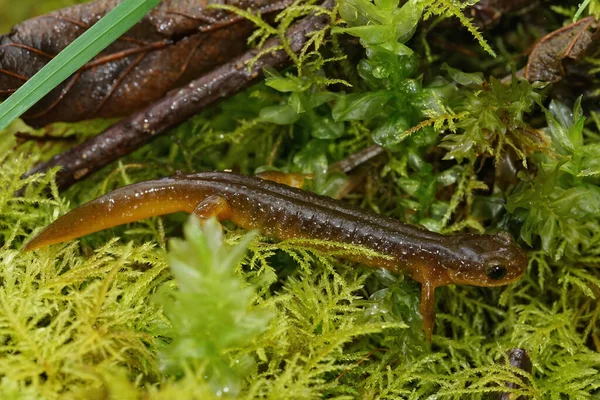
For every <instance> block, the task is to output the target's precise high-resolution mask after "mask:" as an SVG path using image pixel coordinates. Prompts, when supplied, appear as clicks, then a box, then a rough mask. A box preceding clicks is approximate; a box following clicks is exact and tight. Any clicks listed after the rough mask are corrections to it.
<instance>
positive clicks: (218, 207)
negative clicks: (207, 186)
mask: <svg viewBox="0 0 600 400" xmlns="http://www.w3.org/2000/svg"><path fill="white" fill-rule="evenodd" d="M193 214H194V215H196V216H198V217H199V218H202V219H207V218H210V217H217V219H218V220H219V221H223V220H226V219H231V216H232V211H231V206H230V205H229V202H228V201H227V200H226V199H225V198H224V197H222V196H217V195H212V196H208V197H207V198H205V199H204V200H202V201H201V202H200V203H198V205H197V206H196V208H195V209H194V212H193Z"/></svg>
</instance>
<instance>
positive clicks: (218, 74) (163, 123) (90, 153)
mask: <svg viewBox="0 0 600 400" xmlns="http://www.w3.org/2000/svg"><path fill="white" fill-rule="evenodd" d="M333 4H334V1H333V0H326V1H325V2H324V3H323V4H322V7H324V8H327V9H331V8H332V7H333ZM328 20H329V16H328V15H327V14H326V13H322V14H313V15H310V16H308V17H305V18H303V19H301V20H300V21H298V22H297V23H295V24H294V25H293V26H292V27H291V28H290V29H289V30H288V33H287V37H288V40H289V45H290V48H291V49H292V51H294V52H299V51H300V50H301V49H302V48H303V47H304V45H305V44H306V42H307V40H308V38H309V35H310V33H312V32H315V31H318V30H321V29H323V28H324V27H325V26H326V25H327V23H328ZM279 45H280V40H279V39H278V38H272V39H270V40H268V41H267V42H266V43H265V45H264V47H265V48H276V47H277V46H279ZM261 51H262V50H259V49H252V50H249V51H247V52H246V53H244V54H242V55H241V56H239V57H237V58H235V59H234V60H233V61H231V62H229V63H227V64H224V65H222V66H220V67H218V68H216V69H214V70H213V71H212V72H210V73H208V74H206V75H204V76H202V77H201V78H199V79H196V80H194V81H192V82H191V83H189V84H188V85H186V86H184V87H182V88H180V89H178V90H175V91H173V92H170V93H168V94H167V95H166V96H165V97H163V98H162V99H160V100H159V101H157V102H155V103H153V104H151V105H150V106H148V107H146V108H145V109H143V110H141V111H139V112H136V113H135V114H133V115H131V116H130V117H127V118H125V119H124V120H122V121H120V122H118V123H117V124H115V125H113V126H111V127H110V128H108V129H107V130H106V131H104V132H103V133H101V134H99V135H98V136H96V137H94V138H92V139H90V140H88V141H86V142H84V143H82V144H80V145H78V146H76V147H74V148H72V149H70V150H68V151H66V152H64V153H63V154H60V155H58V156H56V157H54V158H52V159H51V160H49V161H48V162H45V163H42V164H40V165H38V166H37V167H35V168H34V169H32V170H31V171H29V172H28V173H27V174H25V176H29V175H31V174H34V173H38V172H44V171H47V170H48V169H50V168H53V167H56V166H59V167H61V169H60V171H59V172H58V174H57V176H56V181H57V182H56V183H57V185H58V187H59V188H60V189H66V188H68V187H69V186H71V185H72V184H74V183H75V182H77V181H78V180H80V179H83V178H85V177H86V176H88V175H90V174H91V173H93V172H95V171H97V170H99V169H100V168H102V167H104V166H105V165H107V164H109V163H111V162H113V161H115V160H117V159H118V158H120V157H123V156H125V155H127V154H129V153H131V152H133V151H134V150H137V149H138V148H140V147H141V146H143V145H144V144H146V143H148V142H149V141H151V140H152V139H154V138H156V137H158V136H160V135H162V134H164V133H166V132H167V131H169V130H170V129H172V128H174V127H176V126H177V125H179V124H181V123H182V122H184V121H186V120H187V119H188V118H190V117H191V116H193V115H194V114H197V113H199V112H200V111H202V110H203V109H204V108H205V107H207V106H209V105H211V104H214V103H215V102H217V101H219V100H221V99H223V98H226V97H229V96H232V95H233V94H235V93H237V92H239V91H241V90H242V89H244V88H246V87H247V86H248V85H250V84H251V83H253V82H255V81H257V80H258V79H259V78H260V77H261V76H262V73H263V68H265V67H272V68H281V67H283V66H285V65H287V64H288V63H289V62H290V57H289V55H288V54H287V53H286V52H285V51H284V50H275V51H272V52H268V53H263V54H262V55H261V57H260V58H258V60H256V61H255V62H254V63H253V64H252V67H251V68H250V69H248V68H247V64H248V62H249V61H251V60H254V59H255V58H256V56H257V55H258V54H259V53H260V52H261Z"/></svg>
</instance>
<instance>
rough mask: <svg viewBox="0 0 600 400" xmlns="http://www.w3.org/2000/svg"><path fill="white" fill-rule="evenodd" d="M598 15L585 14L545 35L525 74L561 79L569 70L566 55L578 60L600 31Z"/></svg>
mask: <svg viewBox="0 0 600 400" xmlns="http://www.w3.org/2000/svg"><path fill="white" fill-rule="evenodd" d="M595 29H597V22H596V20H595V19H594V17H587V18H583V19H581V20H579V21H577V22H575V23H573V24H571V25H567V26H565V27H562V28H560V29H557V30H556V31H554V32H552V33H550V34H548V35H546V36H544V37H543V38H541V39H540V40H539V41H538V42H537V43H536V45H535V46H534V48H533V50H532V51H531V54H530V55H529V60H528V62H527V66H526V67H525V70H524V76H525V78H526V79H527V80H529V81H543V82H557V81H559V80H561V79H562V77H563V76H564V74H565V72H564V69H563V61H564V60H565V59H572V60H578V59H580V58H581V57H583V56H584V55H585V53H586V52H587V51H588V49H589V48H590V47H591V46H592V44H593V43H594V39H596V37H597V32H592V30H595Z"/></svg>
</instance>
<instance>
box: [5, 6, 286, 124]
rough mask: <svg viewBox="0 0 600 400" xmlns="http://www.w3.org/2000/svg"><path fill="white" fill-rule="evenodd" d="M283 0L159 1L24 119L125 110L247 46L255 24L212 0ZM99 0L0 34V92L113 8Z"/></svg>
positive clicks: (9, 90) (49, 119)
mask: <svg viewBox="0 0 600 400" xmlns="http://www.w3.org/2000/svg"><path fill="white" fill-rule="evenodd" d="M286 1H287V0H225V1H224V2H223V1H222V0H163V1H162V2H161V4H160V5H159V6H158V7H157V8H156V9H155V10H153V11H152V12H151V13H149V14H148V15H147V16H146V17H145V18H144V19H143V20H142V21H141V22H139V23H138V24H137V25H135V26H134V27H133V28H132V29H131V30H130V31H129V32H127V33H126V34H125V35H124V36H122V37H121V38H120V39H119V40H117V41H116V42H114V43H113V44H112V45H110V46H109V47H108V48H107V49H105V50H104V51H103V52H102V53H100V54H99V55H98V56H97V57H96V58H94V59H93V60H92V61H90V62H89V63H88V64H86V65H85V66H84V67H82V68H81V69H80V70H79V71H78V72H77V73H75V74H74V75H73V76H71V77H70V78H69V79H67V80H66V81H65V82H64V83H63V84H62V85H60V86H59V87H57V88H56V89H55V90H53V91H52V92H51V93H49V94H48V95H47V96H46V97H44V98H43V99H42V100H41V101H40V102H39V103H38V104H37V105H36V106H35V107H33V108H32V109H31V110H30V111H29V112H28V113H27V114H26V115H25V116H24V117H23V118H24V119H25V120H26V121H27V123H29V124H30V125H32V126H43V125H46V124H48V123H50V122H54V121H79V120H83V119H89V118H99V117H100V118H111V117H117V116H124V115H128V114H131V113H132V112H134V111H136V110H139V109H141V108H143V107H145V106H147V105H148V104H151V103H152V102H154V101H156V100H157V99H160V98H161V97H163V96H164V94H165V93H166V92H168V91H169V90H171V89H174V88H176V87H179V86H181V85H184V84H186V83H188V82H190V81H191V80H193V79H195V78H197V77H199V76H201V75H202V74H204V73H206V72H208V71H210V70H212V69H214V68H215V67H217V66H219V65H221V64H223V63H226V62H227V61H229V60H231V59H232V58H234V57H236V56H237V55H239V54H241V53H242V52H244V51H245V50H246V39H247V37H248V36H249V35H250V33H251V32H252V29H253V25H252V24H251V23H250V22H249V21H247V20H244V19H242V18H240V17H239V16H237V15H235V14H232V13H230V12H226V11H223V10H218V9H208V10H207V9H205V7H206V5H207V4H209V3H220V4H222V3H225V4H230V5H234V6H237V7H239V8H242V9H251V10H254V11H256V12H261V13H262V14H266V13H269V12H275V11H278V10H281V9H282V8H283V7H284V6H285V4H286ZM118 3H119V0H98V1H95V2H91V3H87V4H81V5H77V6H73V7H69V8H65V9H62V10H58V11H56V12H53V13H50V14H47V15H44V16H41V17H37V18H33V19H30V20H27V21H25V22H23V23H21V24H19V25H16V26H15V27H13V29H12V30H11V32H10V33H8V34H6V35H3V36H0V96H1V97H0V98H6V97H8V95H10V94H11V93H13V92H14V91H15V90H16V89H17V88H18V87H19V86H21V85H22V84H23V83H24V82H25V81H27V79H29V78H30V77H31V76H33V75H34V74H35V73H36V72H37V71H38V70H39V69H40V68H42V67H43V66H44V65H46V63H47V62H48V61H49V60H51V59H52V58H53V57H54V56H55V55H56V54H58V53H59V52H60V51H61V50H62V49H64V48H65V47H66V46H67V45H68V44H70V43H71V42H72V41H73V40H75V39H76V38H77V37H79V35H81V34H82V33H83V32H85V30H86V29H88V28H89V27H90V26H92V25H93V24H94V23H95V22H97V21H98V20H99V19H100V18H101V17H103V16H104V15H105V14H106V13H107V12H108V11H109V10H111V9H112V8H114V7H115V6H116V5H117V4H118Z"/></svg>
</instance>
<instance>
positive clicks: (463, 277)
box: [447, 232, 527, 286]
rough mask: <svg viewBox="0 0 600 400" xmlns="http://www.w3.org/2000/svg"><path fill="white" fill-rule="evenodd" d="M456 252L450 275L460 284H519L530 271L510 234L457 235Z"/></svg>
mask: <svg viewBox="0 0 600 400" xmlns="http://www.w3.org/2000/svg"><path fill="white" fill-rule="evenodd" d="M453 250H454V251H453V252H454V254H455V255H456V260H455V261H454V263H452V265H449V266H448V270H447V273H448V275H449V277H450V279H451V280H452V282H454V283H457V284H468V285H475V286H502V285H506V284H509V283H511V282H514V281H516V280H518V279H519V278H520V277H521V276H522V275H523V274H524V273H525V269H526V268H527V256H526V255H525V252H524V251H523V250H522V249H521V248H520V247H519V246H518V245H517V244H516V243H515V241H514V239H513V238H512V236H511V235H510V234H509V233H507V232H500V233H497V234H495V235H474V234H461V235H457V236H455V237H454V239H453Z"/></svg>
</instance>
